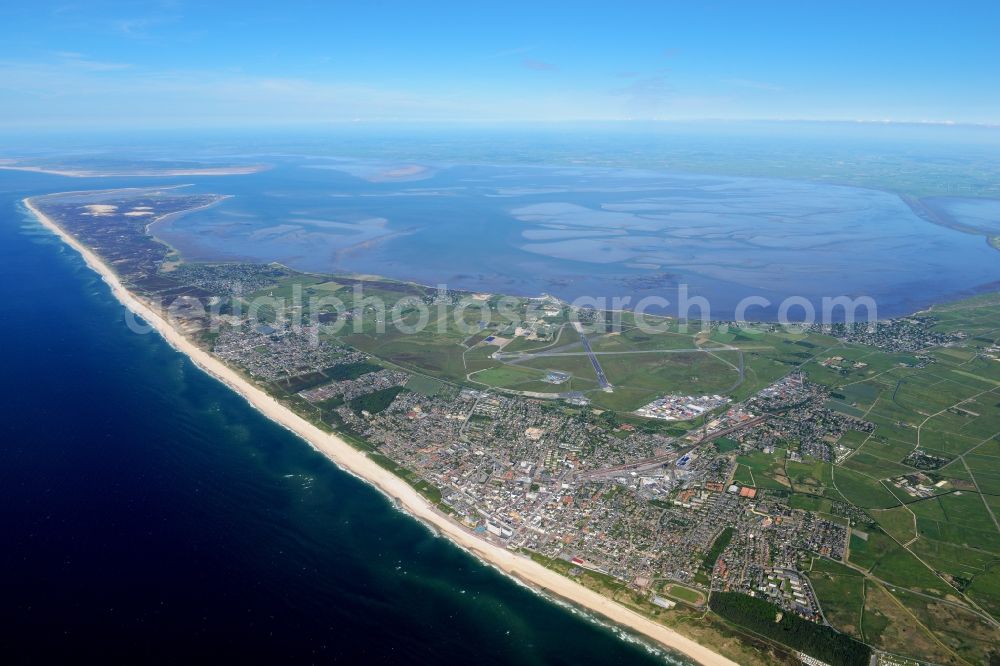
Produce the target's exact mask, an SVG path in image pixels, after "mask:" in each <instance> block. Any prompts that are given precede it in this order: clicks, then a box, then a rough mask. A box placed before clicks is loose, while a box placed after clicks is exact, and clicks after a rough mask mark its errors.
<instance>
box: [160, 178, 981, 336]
mask: <svg viewBox="0 0 1000 666" xmlns="http://www.w3.org/2000/svg"><path fill="white" fill-rule="evenodd" d="M197 187H198V189H204V190H206V191H217V192H221V193H225V194H234V195H236V196H234V197H233V198H231V199H228V200H227V201H225V202H223V203H222V204H220V205H218V206H216V207H213V208H211V209H208V210H204V211H199V212H197V213H194V214H191V215H189V216H186V217H182V218H181V219H179V220H176V221H174V222H171V223H168V224H166V225H159V226H156V227H154V232H155V233H156V234H157V235H158V236H159V237H161V238H163V239H164V240H166V241H168V242H170V243H171V244H173V245H174V246H176V247H178V248H179V249H180V250H181V251H182V252H184V253H185V255H187V256H188V257H189V258H193V259H204V260H208V259H253V260H259V261H280V262H282V263H285V264H287V265H289V266H292V267H295V268H298V269H302V270H307V271H318V272H331V273H336V272H355V273H366V274H378V275H386V276H389V277H394V278H399V279H405V280H414V281H418V282H422V283H428V284H439V283H444V284H447V285H448V286H449V287H452V288H461V289H470V290H481V291H491V292H508V293H517V294H525V295H536V294H540V293H543V292H544V293H551V294H555V295H557V296H560V297H563V298H566V299H568V300H573V299H575V298H577V297H581V296H596V297H600V296H604V297H609V298H610V297H616V296H619V297H630V298H631V299H632V304H635V303H636V302H637V301H638V299H641V298H643V297H646V296H653V295H656V296H661V297H664V298H667V299H668V300H670V301H671V302H676V301H677V294H676V289H677V285H679V284H687V285H688V287H689V293H690V294H691V295H700V296H705V297H707V298H708V299H709V301H710V303H711V308H712V310H711V315H712V316H713V317H714V318H726V317H731V316H732V314H733V311H734V308H735V307H736V305H737V303H738V302H739V301H740V299H742V298H744V297H746V296H752V295H753V296H763V297H765V298H767V299H769V300H771V301H772V302H774V303H777V302H779V301H780V300H782V299H784V298H786V297H788V296H802V297H805V298H807V299H809V300H810V301H811V302H814V303H816V304H817V308H818V304H819V302H820V299H821V298H822V297H824V296H830V297H836V296H840V295H847V296H851V297H856V296H861V295H865V296H871V297H872V298H874V299H875V300H876V302H877V303H878V313H879V315H880V316H883V317H884V316H891V315H898V314H902V313H906V312H910V311H912V310H914V309H917V308H919V307H922V306H925V305H928V304H930V303H933V302H938V301H941V300H945V299H948V298H953V297H955V296H958V295H962V294H967V293H971V292H973V291H975V290H976V289H978V288H982V287H983V286H985V285H988V284H990V283H993V282H994V281H996V280H998V279H1000V254H998V253H997V251H996V250H994V249H992V248H990V247H989V245H988V244H987V243H986V241H985V239H984V238H983V237H982V236H976V235H972V234H965V233H961V232H959V231H955V230H953V229H948V228H945V227H942V226H939V225H935V224H932V223H930V222H928V221H926V220H924V219H922V218H921V217H919V216H917V215H916V214H914V213H913V212H912V211H911V209H910V208H909V207H908V206H907V205H906V204H905V203H904V202H903V201H902V200H901V199H900V198H899V197H898V196H896V195H894V194H891V193H888V192H882V191H878V190H869V189H862V188H856V187H844V186H836V185H829V184H821V183H811V182H802V181H788V180H774V179H762V178H736V177H713V176H691V175H677V174H670V173H660V172H653V171H639V170H621V169H604V168H589V167H588V168H566V167H551V168H548V167H516V166H490V165H434V166H426V167H424V168H417V167H414V166H411V165H405V164H403V165H400V164H391V163H376V162H370V161H365V162H360V161H351V160H330V159H310V160H304V159H295V160H292V159H285V160H282V161H280V162H278V163H276V164H275V167H274V168H273V169H271V170H269V171H266V172H263V173H259V174H254V175H250V176H241V177H238V178H225V179H207V180H201V181H199V185H198V186H197ZM776 309H777V308H776V306H772V307H771V308H769V309H766V310H764V309H761V308H755V309H753V310H751V313H752V314H753V316H756V317H764V318H773V317H774V316H775V314H776Z"/></svg>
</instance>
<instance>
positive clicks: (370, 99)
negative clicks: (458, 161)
mask: <svg viewBox="0 0 1000 666" xmlns="http://www.w3.org/2000/svg"><path fill="white" fill-rule="evenodd" d="M998 34H1000V4H998V3H995V2H950V3H943V2H942V3H936V2H935V3H931V2H920V1H919V0H910V1H909V2H891V1H886V2H874V1H871V0H870V1H869V2H851V1H848V0H836V1H834V2H825V1H820V0H815V1H809V0H799V1H797V2H778V1H768V0H748V1H744V2H721V1H720V2H712V1H705V2H695V1H694V0H689V1H685V2H668V1H666V0H662V1H660V2H648V3H646V2H629V1H627V0H625V1H620V2H612V1H611V0H605V1H603V2H594V3H587V2H566V3H562V2H539V1H537V0H536V1H535V2H526V3H520V2H503V3H481V2H475V1H473V0H465V1H464V2H430V1H428V2H362V1H360V0H358V1H354V2H315V3H309V2H293V1H291V0H289V1H287V2H283V3H275V2H267V3H264V2H261V3H254V2H240V3H225V2H211V1H208V0H206V1H205V2H197V3H195V2H190V3H189V2H179V1H177V2H99V1H90V0H88V1H83V2H78V3H74V2H60V3H47V2H30V1H26V2H16V3H15V2H5V3H3V6H2V8H0V128H7V129H10V128H16V127H22V126H23V127H47V126H53V127H74V126H101V127H118V126H135V127H146V126H148V127H165V126H179V127H186V126H217V125H226V126H229V125H233V126H241V125H245V126H252V125H272V124H303V123H321V122H340V121H354V120H362V121H397V120H398V121H425V120H426V121H470V120H488V121H508V120H509V121H566V120H602V119H664V120H674V119H705V118H715V119H760V118H766V119H816V120H819V119H824V120H826V119H834V120H873V121H874V120H892V121H905V122H910V121H913V122H925V121H928V122H958V123H986V124H997V123H1000V39H998V38H997V35H998Z"/></svg>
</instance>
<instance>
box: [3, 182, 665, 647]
mask: <svg viewBox="0 0 1000 666" xmlns="http://www.w3.org/2000/svg"><path fill="white" fill-rule="evenodd" d="M119 184H120V183H118V182H115V181H113V180H110V179H109V180H97V181H88V182H87V185H88V187H89V186H93V187H95V188H96V187H109V186H116V185H119ZM129 184H133V185H134V184H137V183H136V181H129ZM80 185H81V183H80V181H70V180H69V179H61V178H53V177H46V176H38V175H29V174H16V173H9V174H3V175H0V303H2V304H3V319H2V324H0V350H2V353H0V367H2V373H0V376H2V378H3V380H4V382H3V384H2V386H3V388H2V396H0V397H2V399H0V411H2V415H0V432H2V436H0V524H2V525H3V535H4V536H3V547H2V548H0V580H2V590H3V593H2V596H0V654H2V655H3V661H4V663H54V662H67V661H71V662H73V663H80V662H86V661H96V660H101V661H109V660H110V661H130V662H136V661H140V660H141V661H146V662H162V663H166V662H169V663H191V662H207V661H215V662H217V661H219V660H226V661H242V662H245V663H260V662H272V663H273V662H276V661H279V660H280V661H282V662H292V663H317V662H319V663H404V662H405V663H410V664H441V663H487V664H506V663H519V664H580V663H601V664H625V663H627V664H643V663H663V660H664V657H663V656H655V655H651V654H650V653H649V652H648V651H647V650H646V649H645V648H643V647H641V646H639V645H636V644H634V643H630V642H626V641H624V640H621V639H620V638H619V637H618V636H617V635H616V634H615V632H613V631H611V630H609V629H607V628H605V627H602V626H599V625H597V624H595V623H593V622H591V621H588V620H587V619H585V618H582V617H580V616H578V615H575V614H574V613H571V612H569V611H567V610H565V609H563V608H560V607H559V606H557V605H556V604H554V603H551V602H549V601H546V600H544V599H542V598H540V597H538V596H537V595H535V594H533V593H531V592H529V591H528V590H525V589H524V588H522V587H521V586H519V585H517V584H515V583H513V582H511V581H510V580H508V579H507V578H505V577H503V576H502V575H500V574H498V573H497V572H495V571H494V570H492V569H490V568H488V567H485V566H483V565H481V564H479V563H478V562H477V561H475V560H474V559H473V558H471V557H470V556H468V555H466V554H465V553H464V552H462V551H460V550H459V549H457V548H456V547H454V546H452V545H451V544H449V543H448V542H447V541H445V540H443V539H440V538H437V537H435V536H434V535H433V534H432V533H431V532H430V531H429V530H428V529H426V528H425V527H423V526H422V525H420V524H419V523H417V522H415V521H413V520H412V519H410V518H408V517H407V516H405V515H404V514H402V513H400V512H398V511H397V510H396V509H394V508H393V506H392V505H391V503H389V502H388V501H387V500H386V499H385V498H384V497H383V496H382V495H380V494H379V493H377V492H376V491H375V490H373V489H371V488H370V487H369V486H367V485H365V484H363V483H362V482H360V481H358V480H356V479H354V478H353V477H351V476H349V475H347V474H345V473H343V472H341V471H339V470H338V469H336V468H335V467H334V466H333V465H332V464H331V463H329V462H328V461H326V460H325V459H324V458H322V457H321V456H320V455H318V454H316V453H315V452H313V451H312V450H311V449H309V448H308V447H307V446H306V445H305V444H304V443H303V442H301V441H300V440H298V439H297V438H296V437H294V436H293V435H291V434H290V433H288V432H287V431H285V430H283V429H281V428H279V427H278V426H275V425H274V424H272V423H270V422H269V421H267V420H266V419H264V418H263V417H262V416H260V415H259V414H258V413H257V412H255V411H254V410H253V409H251V408H250V407H249V406H248V405H247V404H246V403H245V402H244V401H243V400H242V399H240V398H239V397H237V396H235V395H234V394H232V393H230V392H229V391H228V390H226V389H225V388H224V387H222V385H220V384H219V383H217V382H216V381H214V380H212V379H211V378H209V377H208V376H206V375H204V374H203V373H202V372H200V371H198V370H197V369H196V368H194V367H193V366H192V364H191V363H190V362H188V361H187V360H186V359H185V358H184V357H183V356H182V355H180V354H178V353H177V352H175V351H174V350H172V349H171V348H170V347H169V346H168V345H166V344H165V343H164V342H163V341H162V340H161V339H160V338H158V337H157V336H155V335H137V334H135V333H132V332H130V331H129V330H128V329H127V327H126V326H125V324H124V314H123V310H122V308H121V306H120V305H118V303H117V302H116V301H114V299H113V298H112V297H111V295H110V292H109V291H108V289H107V288H106V286H105V285H104V284H103V283H102V282H101V281H100V280H99V279H98V278H97V277H96V276H95V275H94V274H93V273H92V272H90V271H89V270H88V269H87V268H86V266H85V265H84V264H83V261H82V260H81V259H80V258H79V257H78V256H77V255H76V254H75V253H73V252H72V251H70V250H68V249H67V248H66V247H64V246H63V245H62V244H61V243H60V242H59V241H58V240H56V239H55V238H54V237H53V236H51V235H50V234H49V233H48V232H46V231H45V230H44V229H42V228H41V227H39V226H37V225H36V224H34V223H33V222H31V221H30V220H29V219H27V218H26V216H25V214H24V213H23V211H20V210H18V203H17V202H18V201H19V200H20V199H21V198H22V197H23V196H25V195H27V194H36V193H41V192H48V191H59V190H65V189H71V188H79V187H80Z"/></svg>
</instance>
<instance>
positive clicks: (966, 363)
mask: <svg viewBox="0 0 1000 666" xmlns="http://www.w3.org/2000/svg"><path fill="white" fill-rule="evenodd" d="M221 200H222V197H220V196H219V195H209V194H192V193H184V192H182V191H178V190H172V189H167V188H159V189H157V188H139V189H130V190H104V191H95V192H70V193H60V194H54V195H48V196H42V197H32V198H28V199H25V200H24V204H25V206H26V208H27V209H28V210H29V211H30V212H31V213H32V214H33V215H34V216H35V217H36V218H37V219H38V220H39V222H40V223H41V224H43V225H44V226H45V227H46V228H48V229H49V230H51V231H52V232H53V233H55V234H57V235H58V236H59V237H60V238H61V239H62V240H63V241H64V242H65V243H66V244H67V245H69V246H70V247H72V248H73V249H75V250H76V251H77V252H79V253H80V254H81V255H82V256H83V258H84V260H85V261H86V263H87V265H88V266H89V267H90V268H91V269H93V270H94V271H96V272H97V273H99V274H100V275H101V277H102V278H103V279H104V281H105V282H106V283H107V284H108V285H109V287H110V288H111V290H112V293H113V294H114V296H115V297H116V298H117V299H118V300H119V301H120V302H121V303H122V304H123V305H124V306H125V307H126V308H128V309H129V310H130V311H132V312H133V313H135V314H136V315H138V316H139V317H140V318H141V319H142V320H143V321H145V322H146V323H148V324H149V325H150V326H152V327H153V328H154V329H155V330H156V331H157V332H158V333H159V334H160V335H161V336H162V337H163V338H164V339H165V340H166V341H167V342H168V343H169V344H171V345H172V346H173V347H174V348H176V349H177V350H178V351H179V352H181V353H183V354H185V355H186V356H188V357H189V358H190V359H191V360H192V361H193V362H194V363H195V364H196V365H197V366H198V367H199V368H201V369H202V370H204V371H205V372H207V373H209V374H210V375H212V376H213V377H215V378H216V379H218V380H219V381H220V382H222V383H223V384H225V385H226V386H228V387H229V388H231V389H232V390H234V391H236V392H237V393H239V394H240V395H242V396H243V397H244V398H246V399H247V401H248V402H250V403H251V404H252V405H253V406H254V407H255V408H256V409H258V410H259V411H261V412H262V413H263V414H265V415H266V416H267V417H268V418H270V419H272V420H273V421H275V422H276V423H278V424H280V425H282V426H284V427H286V428H288V429H289V430H291V431H292V432H294V433H295V434H297V435H298V436H299V437H301V438H302V439H304V440H306V442H308V443H309V444H310V445H311V446H313V447H314V448H315V449H316V450H318V451H320V452H321V453H323V454H324V455H325V456H327V457H328V458H329V459H330V460H332V461H333V462H334V463H335V464H337V465H338V466H340V467H341V468H343V469H345V470H347V471H348V472H350V473H352V474H354V475H356V476H358V477H360V478H362V479H364V480H365V481H367V482H369V483H371V484H372V485H373V486H375V487H376V488H378V489H379V490H380V491H382V492H383V493H385V494H386V495H387V496H388V497H390V498H392V499H393V500H394V501H395V502H397V503H398V504H399V506H400V507H401V508H403V509H404V510H405V511H407V512H408V513H410V514H411V515H413V516H414V517H415V518H417V519H419V520H421V521H423V522H424V523H426V524H428V525H430V526H432V527H433V528H434V529H435V530H436V531H437V532H439V533H440V534H442V535H444V536H446V537H447V538H449V539H450V540H452V541H453V542H455V543H456V544H457V545H459V546H460V547H462V548H464V549H465V550H467V551H468V552H470V553H472V554H473V555H475V556H476V557H478V558H479V559H481V560H482V561H484V562H486V563H488V564H490V565H492V566H494V567H496V568H498V569H500V570H502V571H503V572H505V573H506V574H508V575H510V576H512V577H515V578H517V579H518V580H520V581H523V582H524V583H526V584H528V585H530V586H531V587H533V588H535V589H537V590H540V591H542V592H544V593H547V594H551V595H553V596H555V597H558V598H560V599H563V600H566V601H568V602H570V603H572V604H574V605H577V606H579V607H581V608H583V609H585V610H587V611H590V612H593V613H594V614H596V615H599V616H601V617H603V618H606V619H607V620H609V621H610V622H612V623H614V624H615V625H619V626H621V627H624V628H626V629H627V630H629V631H631V632H634V633H636V634H639V635H641V636H643V637H645V638H647V639H649V640H650V641H653V642H655V643H657V644H661V645H664V646H666V647H668V648H670V649H673V650H677V651H679V652H681V653H683V654H685V655H687V656H688V657H689V658H691V659H693V660H695V661H697V662H698V663H703V664H730V663H770V662H774V661H779V662H788V663H792V662H796V661H798V660H806V661H807V663H817V662H822V663H828V664H834V665H836V664H858V665H859V666H860V665H861V664H867V663H869V660H870V657H871V656H872V655H873V654H874V655H875V656H876V657H877V659H879V660H884V663H909V662H907V661H906V660H907V659H910V660H912V659H920V658H930V659H931V660H933V661H936V662H939V663H968V662H980V661H988V660H989V659H990V658H991V657H992V656H994V655H995V646H996V645H997V644H1000V624H998V622H997V619H996V618H997V616H998V613H1000V595H998V594H997V592H996V590H997V589H1000V586H998V584H997V583H998V578H997V576H998V573H997V572H998V569H997V568H996V567H994V566H993V563H994V562H996V561H997V560H998V559H1000V524H998V523H997V520H996V515H995V512H996V511H997V510H1000V506H997V503H996V497H997V493H998V487H997V484H998V481H1000V479H998V477H997V476H996V474H995V472H993V471H992V468H991V464H992V463H991V460H992V459H994V457H995V456H996V455H997V454H998V453H1000V450H998V444H997V442H996V440H995V437H994V433H995V432H997V431H1000V414H998V413H997V410H996V408H995V403H996V402H997V399H998V397H1000V396H998V395H997V394H998V393H1000V370H997V369H996V368H998V367H1000V366H997V364H996V359H997V358H1000V346H998V345H997V340H996V339H995V336H994V335H993V333H994V332H995V331H996V330H998V329H1000V299H998V298H997V297H996V296H995V295H986V296H981V297H977V298H976V299H972V300H970V301H964V302H960V303H957V304H953V305H946V306H940V307H935V308H934V309H932V310H931V311H929V312H925V313H918V314H916V315H914V316H910V317H904V318H901V319H897V320H891V321H886V322H881V323H880V324H879V325H877V326H874V327H870V328H869V327H860V326H848V325H830V326H812V327H805V328H803V329H802V330H797V331H787V330H783V329H781V328H780V327H779V326H777V325H773V324H766V325H760V326H756V327H751V328H740V327H737V326H735V324H734V323H732V322H713V323H711V324H710V325H704V324H693V325H691V326H688V325H687V323H686V322H683V323H682V322H678V321H676V320H672V319H669V318H660V319H658V320H657V321H656V324H657V325H658V326H659V328H657V330H656V331H655V332H649V331H647V330H644V329H642V327H641V326H640V325H639V324H640V322H639V321H638V320H637V319H636V315H635V314H634V313H629V312H624V313H621V312H619V313H605V312H600V311H594V310H578V309H574V308H570V307H569V306H567V305H566V304H565V303H563V302H561V301H559V300H557V299H553V298H548V297H541V298H534V299H532V298H518V299H512V300H510V301H502V300H501V299H502V298H503V297H501V296H498V295H493V294H471V293H463V292H450V291H441V290H436V289H432V288H429V287H422V286H420V285H414V284H410V283H402V282H395V281H390V280H383V279H379V278H373V277H370V276H348V275H339V276H338V275H319V274H307V273H301V272H296V271H293V270H290V269H288V268H286V267H284V266H281V265H278V264H250V263H228V264H192V263H187V262H185V261H184V259H183V257H181V256H179V255H178V253H177V252H176V251H174V250H173V249H172V248H170V247H168V246H166V245H165V244H163V243H161V242H159V241H158V240H156V239H155V238H153V237H151V236H150V235H149V234H148V231H147V230H148V227H149V226H150V224H151V223H152V222H154V221H155V220H158V219H162V218H164V217H166V216H174V217H176V216H179V215H183V214H185V213H186V212H188V211H191V210H195V209H198V208H203V207H205V206H210V205H214V204H215V203H217V202H219V201H221ZM380 304H381V305H380ZM380 307H383V308H384V309H382V310H380V309H379V308H380ZM504 308H507V309H506V310H505V311H506V312H507V313H508V314H510V313H511V312H513V314H514V315H516V316H512V317H510V318H508V319H497V318H496V317H495V316H494V314H495V313H497V312H501V311H504V310H503V309H504ZM425 315H426V316H427V317H430V325H427V321H425V322H424V323H425V325H424V326H423V327H419V326H416V324H417V323H419V322H420V321H421V320H423V319H424V317H425ZM389 319H393V320H394V321H395V323H396V324H397V325H396V326H394V327H386V324H387V321H388V320H389ZM616 320H617V321H616ZM956 507H960V508H961V514H960V515H961V522H962V525H961V526H957V525H950V524H949V520H950V519H949V516H951V517H952V518H951V520H954V516H955V515H956V513H957V512H954V511H952V510H953V509H955V508H956ZM949 511H951V513H949ZM810 660H811V661H810Z"/></svg>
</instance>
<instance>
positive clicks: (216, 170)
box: [0, 162, 268, 178]
mask: <svg viewBox="0 0 1000 666" xmlns="http://www.w3.org/2000/svg"><path fill="white" fill-rule="evenodd" d="M267 168H268V167H267V165H265V164H253V165H250V166H225V167H193V168H189V169H188V168H182V169H135V170H132V171H124V170H115V169H110V170H107V171H101V170H93V169H59V168H48V167H39V166H18V165H17V164H16V163H10V162H7V163H0V169H5V170H7V171H28V172H30V173H47V174H50V175H53V176H68V177H70V178H104V177H110V176H115V177H122V176H243V175H246V174H250V173H259V172H261V171H264V170H265V169H267Z"/></svg>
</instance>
